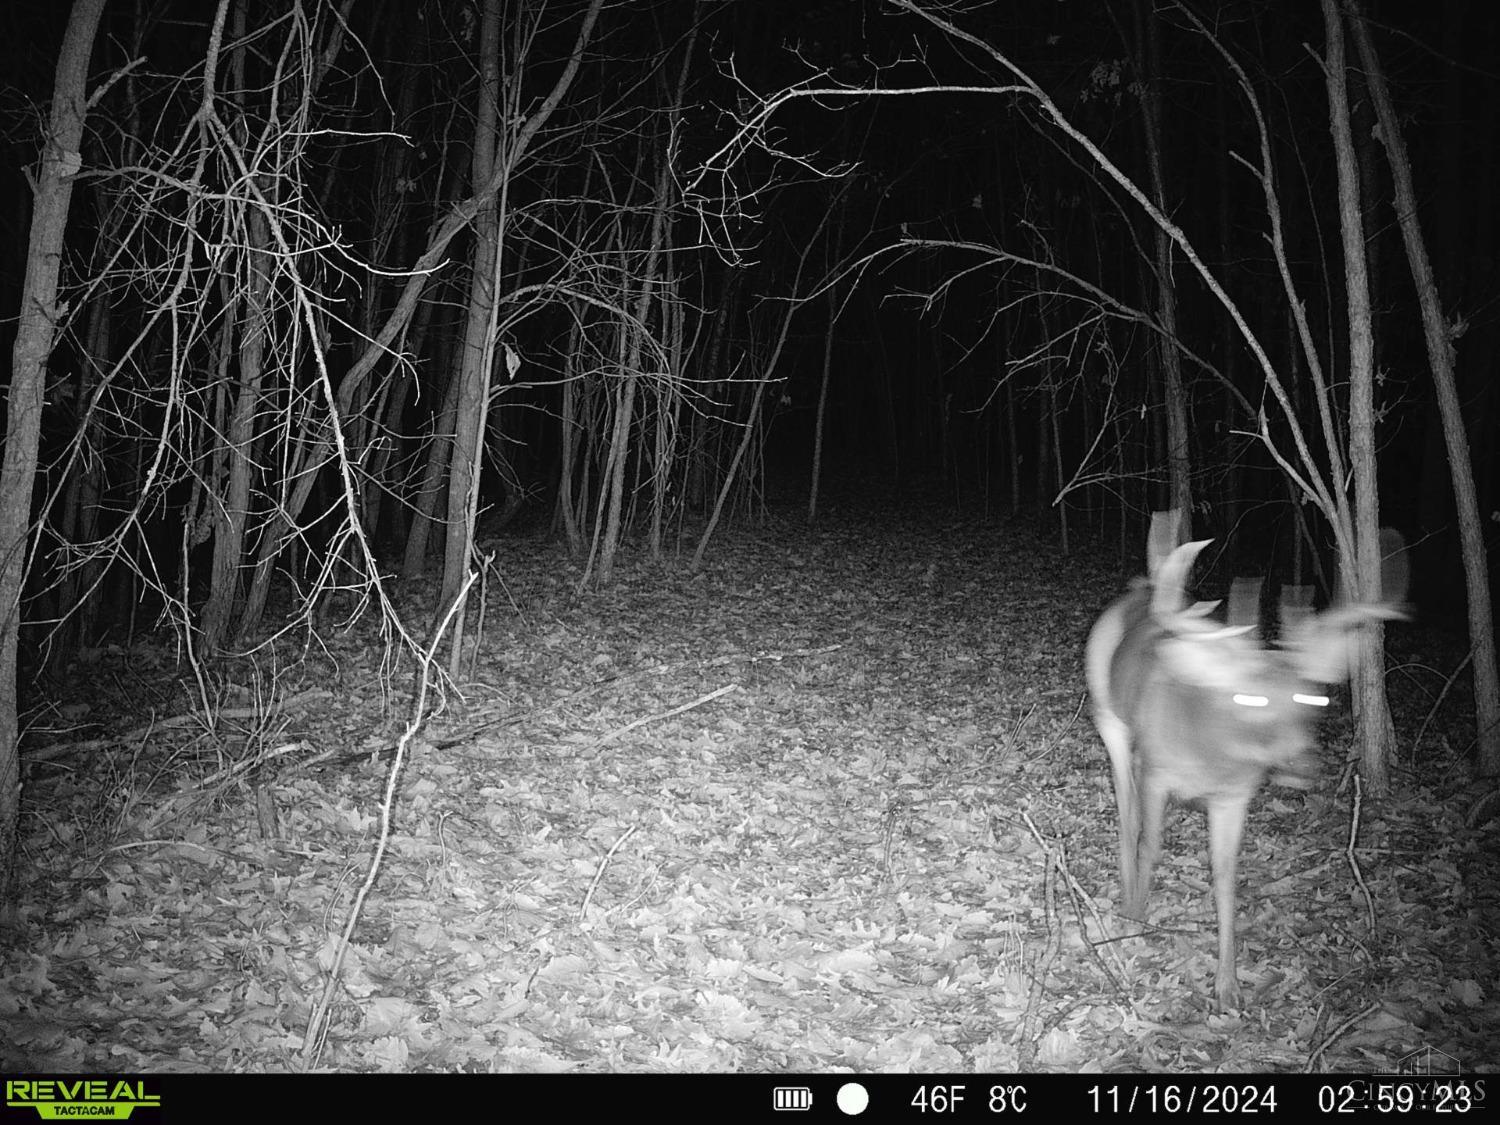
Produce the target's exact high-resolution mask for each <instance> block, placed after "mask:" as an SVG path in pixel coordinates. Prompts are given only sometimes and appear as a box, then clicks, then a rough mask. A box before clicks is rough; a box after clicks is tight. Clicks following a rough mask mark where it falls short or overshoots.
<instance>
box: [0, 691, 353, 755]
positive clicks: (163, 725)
mask: <svg viewBox="0 0 1500 1125" xmlns="http://www.w3.org/2000/svg"><path fill="white" fill-rule="evenodd" d="M332 695H333V692H331V691H328V690H326V689H325V688H310V689H309V690H307V691H304V692H300V693H299V694H297V695H293V696H291V697H289V698H287V699H283V700H282V701H281V703H280V704H279V706H280V708H281V710H283V711H285V710H287V709H289V708H291V707H295V706H298V705H299V704H303V703H310V702H312V701H313V700H314V699H327V698H329V697H331V696H332ZM265 714H267V711H266V710H265V709H264V708H260V707H229V708H226V709H224V710H222V711H220V712H219V713H218V717H219V718H220V719H257V718H261V717H263V716H264V715H265ZM202 722H203V716H202V715H201V714H200V713H199V712H197V711H190V712H188V713H187V714H185V715H173V716H172V717H171V718H170V719H157V720H152V721H151V722H149V723H142V724H141V725H140V726H138V727H135V728H133V729H132V730H127V731H124V732H122V733H120V734H111V735H106V736H105V737H103V738H88V739H84V740H83V741H82V742H54V743H53V744H52V745H51V746H42V747H39V748H37V749H35V750H27V751H23V752H22V754H21V757H22V759H23V760H24V761H26V762H28V763H30V762H51V761H55V760H56V759H58V758H64V757H67V756H68V755H69V754H77V753H81V752H82V751H85V750H102V749H104V748H105V747H107V746H115V745H117V744H119V743H121V742H137V741H139V740H140V739H142V738H145V737H146V736H147V735H149V734H152V733H153V732H156V731H163V730H173V729H175V728H177V727H190V726H194V725H196V724H199V723H202Z"/></svg>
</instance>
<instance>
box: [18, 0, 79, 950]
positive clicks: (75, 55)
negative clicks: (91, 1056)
mask: <svg viewBox="0 0 1500 1125" xmlns="http://www.w3.org/2000/svg"><path fill="white" fill-rule="evenodd" d="M103 12H104V0H76V3H74V5H73V10H72V13H71V14H70V15H69V16H68V26H67V30H66V31H64V32H63V40H62V47H61V48H60V50H59V52H58V57H57V74H56V78H55V80H54V84H53V88H52V113H51V117H50V119H49V121H48V123H47V132H46V135H45V136H44V138H43V141H42V158H41V165H40V167H39V168H38V169H37V172H36V178H35V198H34V202H33V210H32V215H31V236H30V239H29V241H28V243H27V246H26V277H25V279H24V281H23V282H22V284H21V310H20V315H19V316H18V318H17V321H16V340H15V345H14V347H13V348H12V351H11V375H10V392H9V395H8V397H7V399H6V415H5V452H4V460H3V462H0V926H4V927H7V928H9V927H10V926H13V925H14V924H15V922H16V897H15V890H16V887H15V878H16V860H17V855H16V849H17V846H18V844H19V838H18V827H19V817H20V811H21V758H20V735H21V732H20V725H19V723H18V721H17V715H16V686H17V685H16V655H17V645H18V642H19V640H20V636H21V591H22V589H23V587H24V586H25V584H26V560H27V556H28V554H29V552H28V549H27V547H28V540H29V539H30V535H31V494H32V489H33V487H34V485H35V483H36V470H37V446H38V443H39V442H40V440H41V423H42V396H43V392H44V391H45V389H46V383H47V359H48V357H49V356H50V355H51V354H52V346H53V343H54V340H55V338H56V333H57V322H58V318H59V315H60V313H61V310H60V308H59V305H58V299H57V288H58V286H57V281H58V271H59V270H60V268H61V266H62V253H63V234H64V232H65V231H66V229H67V223H68V207H69V204H70V203H71V202H72V199H73V177H74V176H75V175H76V174H77V172H78V171H79V169H80V166H81V164H82V156H81V154H80V148H81V145H82V140H83V117H84V109H85V106H84V100H85V95H86V93H87V91H86V86H87V83H88V68H89V56H90V55H91V54H92V53H93V49H94V33H95V32H96V31H97V30H98V28H99V18H100V16H101V15H102V14H103Z"/></svg>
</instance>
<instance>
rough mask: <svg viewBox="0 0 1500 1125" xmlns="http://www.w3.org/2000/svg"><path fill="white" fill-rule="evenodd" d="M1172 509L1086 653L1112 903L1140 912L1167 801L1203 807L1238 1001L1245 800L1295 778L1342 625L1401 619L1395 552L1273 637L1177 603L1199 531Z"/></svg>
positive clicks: (1391, 545)
mask: <svg viewBox="0 0 1500 1125" xmlns="http://www.w3.org/2000/svg"><path fill="white" fill-rule="evenodd" d="M1183 531H1184V525H1183V521H1182V518H1181V516H1180V514H1179V513H1178V512H1175V511H1171V512H1157V513H1155V514H1154V515H1153V518H1152V527H1151V532H1150V535H1149V537H1148V540H1147V574H1148V577H1147V578H1146V579H1144V580H1138V581H1137V582H1136V583H1135V584H1134V585H1133V586H1132V588H1131V589H1130V590H1129V591H1128V592H1127V593H1125V594H1124V595H1123V596H1121V597H1120V598H1119V599H1117V600H1116V601H1115V602H1114V603H1113V604H1111V605H1110V606H1109V607H1108V608H1107V609H1106V610H1105V611H1104V612H1103V614H1102V615H1101V616H1100V617H1099V619H1098V621H1097V622H1095V624H1094V626H1093V628H1092V629H1091V630H1090V632H1089V635H1088V641H1087V644H1086V646H1085V652H1084V664H1085V673H1086V677H1087V682H1088V692H1089V696H1090V699H1091V701H1092V705H1093V719H1094V725H1095V726H1096V727H1097V728H1098V731H1099V737H1100V738H1101V739H1102V740H1103V742H1104V748H1105V750H1106V751H1108V753H1109V761H1110V768H1111V772H1112V773H1113V780H1114V789H1115V804H1116V809H1117V812H1118V814H1119V829H1120V886H1121V891H1122V913H1123V914H1124V916H1125V917H1127V918H1130V919H1133V920H1136V921H1144V920H1145V908H1146V898H1147V895H1148V894H1149V892H1150V889H1151V872H1152V868H1153V867H1154V866H1155V864H1156V860H1157V858H1158V856H1159V855H1160V853H1161V835H1162V820H1163V816H1164V815H1165V813H1166V808H1167V802H1168V799H1169V798H1175V799H1176V800H1178V801H1179V802H1183V803H1189V804H1201V805H1203V806H1205V807H1206V809H1207V812H1208V838H1209V861H1210V866H1211V870H1212V875H1213V893H1214V907H1215V913H1216V916H1217V922H1218V968H1217V971H1216V973H1215V976H1214V996H1215V1000H1216V1001H1217V1004H1218V1006H1219V1008H1220V1009H1221V1010H1223V1011H1232V1010H1237V1009H1238V1008H1239V1007H1240V1005H1241V992H1240V985H1239V979H1238V976H1237V973H1236V965H1235V924H1234V914H1235V874H1236V873H1235V866H1236V863H1237V861H1238V857H1239V850H1240V840H1241V837H1242V836H1243V834H1244V829H1245V816H1246V813H1247V811H1248V809H1249V807H1250V801H1251V799H1252V798H1253V797H1254V796H1255V794H1256V793H1257V792H1258V791H1259V789H1260V787H1261V785H1262V784H1263V783H1264V782H1265V780H1266V778H1267V777H1268V776H1269V775H1272V774H1276V775H1278V776H1291V777H1293V778H1296V777H1298V776H1303V775H1305V764H1306V758H1307V756H1308V754H1309V752H1310V751H1311V750H1312V748H1313V746H1314V744H1315V734H1316V731H1315V724H1316V721H1317V719H1318V718H1319V716H1320V715H1322V714H1323V713H1324V712H1325V711H1326V709H1327V708H1328V706H1329V696H1328V694H1327V686H1328V685H1331V684H1334V683H1338V682H1341V681H1342V680H1343V679H1345V678H1346V677H1347V676H1348V673H1349V660H1350V652H1351V645H1350V644H1349V641H1350V639H1351V634H1352V633H1353V632H1354V631H1355V630H1357V629H1359V628H1360V627H1361V626H1363V625H1365V624H1367V623H1370V622H1373V621H1380V620H1391V619H1395V618H1400V617H1404V616H1406V613H1405V611H1404V610H1403V609H1402V608H1401V606H1399V605H1398V604H1397V603H1398V601H1399V600H1400V599H1401V598H1402V597H1404V595H1405V581H1406V577H1405V562H1404V551H1403V550H1401V549H1400V545H1401V541H1400V537H1399V534H1397V533H1394V532H1389V531H1387V532H1383V533H1382V544H1383V545H1384V546H1385V548H1386V550H1387V551H1388V560H1387V561H1388V565H1387V568H1386V571H1385V574H1384V589H1385V592H1384V595H1383V599H1382V600H1381V601H1378V602H1369V603H1363V604H1346V605H1335V606H1333V607H1332V608H1330V609H1327V610H1325V611H1323V612H1322V613H1317V614H1311V613H1309V614H1305V615H1303V616H1301V618H1300V619H1298V620H1294V621H1290V622H1288V623H1287V624H1286V626H1285V627H1284V629H1283V631H1282V636H1281V640H1280V643H1279V645H1277V646H1276V647H1269V646H1267V645H1266V644H1264V643H1263V642H1262V641H1261V639H1260V636H1259V632H1258V630H1257V629H1256V628H1255V626H1254V625H1235V626H1226V625H1223V624H1220V623H1218V622H1215V621H1212V620H1210V619H1209V617H1208V614H1209V613H1210V612H1212V610H1213V609H1214V608H1215V606H1216V605H1217V603H1196V604H1194V605H1191V606H1189V605H1187V604H1186V603H1185V597H1184V585H1185V583H1186V580H1187V578H1188V576H1189V574H1190V572H1191V570H1192V567H1193V563H1194V561H1195V560H1196V559H1197V557H1198V554H1199V552H1201V551H1202V550H1203V548H1204V547H1206V546H1207V545H1208V544H1209V543H1210V542H1211V540H1206V539H1205V540H1200V541H1197V542H1181V540H1182V539H1183V538H1185V535H1184V534H1183Z"/></svg>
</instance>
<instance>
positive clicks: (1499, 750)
mask: <svg viewBox="0 0 1500 1125" xmlns="http://www.w3.org/2000/svg"><path fill="white" fill-rule="evenodd" d="M1325 3H1331V0H1325ZM1348 3H1349V14H1350V24H1351V25H1352V27H1353V29H1354V42H1355V46H1356V48H1357V49H1358V51H1359V56H1360V62H1361V64H1362V65H1363V67H1364V72H1365V81H1366V82H1367V83H1368V84H1369V88H1370V95H1371V98H1372V99H1373V100H1374V103H1375V112H1376V115H1377V116H1378V117H1379V119H1380V140H1381V143H1382V144H1383V145H1384V146H1385V151H1386V157H1387V159H1388V160H1389V161H1390V166H1391V178H1392V180H1393V181H1394V184H1395V195H1396V218H1397V220H1398V221H1399V222H1400V224H1401V237H1402V240H1403V241H1404V242H1405V244H1406V258H1407V261H1408V263H1409V264H1410V266H1411V273H1412V279H1413V281H1414V282H1415V284H1416V290H1417V298H1418V300H1419V302H1420V303H1421V307H1422V328H1423V335H1424V338H1425V340H1426V343H1427V358H1428V362H1429V363H1430V364H1431V365H1432V378H1433V384H1434V387H1435V389H1436V391H1437V400H1438V409H1439V410H1440V411H1441V412H1442V416H1443V437H1444V439H1445V441H1446V443H1447V447H1448V466H1449V471H1450V472H1452V474H1453V496H1454V500H1455V502H1456V504H1457V508H1458V534H1459V542H1460V544H1461V545H1462V547H1463V559H1464V582H1465V588H1466V592H1467V594H1468V603H1469V643H1470V644H1471V645H1472V646H1473V654H1474V703H1475V718H1476V721H1477V727H1478V736H1479V772H1480V774H1481V775H1482V776H1485V777H1494V776H1496V775H1500V674H1497V668H1496V657H1495V618H1494V611H1493V607H1492V606H1491V604H1490V588H1489V575H1488V569H1487V566H1486V562H1485V551H1484V528H1483V526H1482V525H1481V523H1480V519H1479V502H1478V497H1477V495H1476V492H1475V488H1474V469H1473V464H1472V462H1471V460H1470V453H1469V440H1468V434H1467V433H1466V432H1465V430H1464V418H1463V409H1462V406H1461V404H1460V402H1459V397H1458V388H1457V381H1456V379H1455V378H1454V373H1453V367H1454V363H1453V340H1452V338H1451V337H1450V335H1449V333H1448V326H1447V324H1446V323H1445V322H1444V319H1443V309H1442V303H1441V302H1440V301H1439V299H1438V292H1437V282H1436V281H1435V280H1434V278H1433V273H1432V263H1431V262H1430V261H1429V260H1428V257H1427V244H1426V242H1425V241H1424V239H1423V237H1422V227H1421V223H1420V221H1419V220H1418V219H1417V193H1416V189H1415V188H1414V187H1413V185H1412V178H1411V161H1410V160H1409V159H1408V158H1407V154H1406V142H1405V140H1404V139H1403V138H1402V135H1401V126H1400V123H1399V122H1398V121H1397V119H1396V111H1395V108H1394V107H1393V106H1392V105H1391V97H1390V92H1389V91H1388V89H1387V88H1386V84H1385V75H1384V72H1383V71H1382V70H1381V67H1380V56H1379V55H1378V54H1376V52H1375V45H1374V43H1372V42H1371V40H1370V32H1369V28H1368V26H1367V25H1366V24H1365V22H1364V18H1363V16H1362V14H1361V12H1360V7H1359V4H1358V2H1357V0H1348ZM1366 573H1367V574H1368V573H1370V572H1369V571H1366Z"/></svg>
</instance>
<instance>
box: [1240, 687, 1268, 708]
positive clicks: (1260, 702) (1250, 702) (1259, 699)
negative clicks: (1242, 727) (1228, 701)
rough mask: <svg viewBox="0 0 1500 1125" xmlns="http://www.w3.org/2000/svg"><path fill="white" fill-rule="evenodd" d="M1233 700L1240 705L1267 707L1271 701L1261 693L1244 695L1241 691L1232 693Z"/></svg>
mask: <svg viewBox="0 0 1500 1125" xmlns="http://www.w3.org/2000/svg"><path fill="white" fill-rule="evenodd" d="M1234 701H1235V702H1236V703H1238V704H1239V705H1240V706H1241V707H1267V706H1269V705H1270V703H1271V701H1270V700H1269V699H1267V698H1266V697H1265V696H1263V695H1246V694H1245V693H1244V692H1242V691H1237V692H1235V693H1234Z"/></svg>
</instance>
